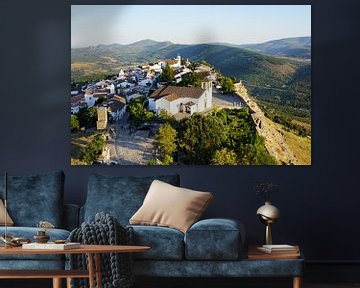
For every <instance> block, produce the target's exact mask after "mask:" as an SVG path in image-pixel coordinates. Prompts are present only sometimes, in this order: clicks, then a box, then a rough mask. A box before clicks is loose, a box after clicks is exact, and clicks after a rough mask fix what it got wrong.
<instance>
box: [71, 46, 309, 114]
mask: <svg viewBox="0 0 360 288" xmlns="http://www.w3.org/2000/svg"><path fill="white" fill-rule="evenodd" d="M279 41H281V40H279ZM290 42H291V41H290ZM304 43H305V42H304ZM177 55H181V57H182V58H183V59H184V58H188V59H190V60H192V61H196V62H197V61H200V60H205V61H207V62H208V63H210V64H212V65H213V66H214V67H215V68H216V69H218V70H219V71H220V72H221V73H222V74H224V75H226V76H234V77H235V78H237V79H241V80H243V81H244V82H245V83H246V84H247V87H248V89H249V90H250V93H251V94H252V95H253V96H256V97H259V98H262V99H265V100H269V101H272V102H276V103H278V104H281V105H289V106H293V107H298V108H303V109H310V72H311V69H310V67H311V64H310V62H309V61H303V60H302V61H300V60H299V61H297V60H294V59H281V58H277V57H273V56H269V55H264V54H261V53H258V52H254V51H251V50H248V49H244V48H241V47H238V46H230V45H225V44H194V45H184V44H174V43H171V42H157V41H153V40H142V41H139V42H135V43H132V44H128V45H120V44H111V45H98V46H90V47H86V48H76V49H71V69H72V80H74V81H76V79H78V78H79V77H81V76H84V75H88V74H89V73H91V71H92V73H93V74H96V73H104V72H108V73H111V72H115V73H117V72H118V71H119V70H120V69H121V68H126V67H129V66H134V65H139V64H144V63H149V62H153V61H156V60H158V59H164V58H174V57H176V56H177ZM84 67H85V68H86V69H85V68H84ZM95 67H96V68H95ZM295 88H296V89H295ZM294 89H295V90H294ZM300 92H301V93H300Z"/></svg>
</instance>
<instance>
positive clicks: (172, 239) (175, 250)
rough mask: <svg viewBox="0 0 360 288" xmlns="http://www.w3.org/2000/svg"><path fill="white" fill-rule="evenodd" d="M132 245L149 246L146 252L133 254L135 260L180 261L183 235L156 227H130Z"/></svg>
mask: <svg viewBox="0 0 360 288" xmlns="http://www.w3.org/2000/svg"><path fill="white" fill-rule="evenodd" d="M132 227H133V229H134V244H135V245H140V246H150V247H151V249H150V250H149V251H146V252H141V253H134V256H135V259H151V260H182V259H183V258H184V234H183V233H181V232H180V231H178V230H176V229H172V228H166V227H157V226H132Z"/></svg>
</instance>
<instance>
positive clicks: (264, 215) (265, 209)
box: [256, 201, 280, 245]
mask: <svg viewBox="0 0 360 288" xmlns="http://www.w3.org/2000/svg"><path fill="white" fill-rule="evenodd" d="M256 214H257V215H258V217H259V219H260V221H261V223H263V224H264V225H266V226H265V237H264V238H265V240H264V242H265V244H266V245H272V236H271V225H272V224H274V223H275V222H276V220H277V219H278V218H279V217H280V211H279V209H278V208H276V207H275V206H274V205H271V202H269V201H266V202H265V205H263V206H261V207H260V208H259V209H258V210H257V212H256Z"/></svg>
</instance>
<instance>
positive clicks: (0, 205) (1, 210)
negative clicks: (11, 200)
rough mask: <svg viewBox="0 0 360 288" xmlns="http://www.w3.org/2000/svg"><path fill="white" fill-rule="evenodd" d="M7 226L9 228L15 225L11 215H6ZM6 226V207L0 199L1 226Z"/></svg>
mask: <svg viewBox="0 0 360 288" xmlns="http://www.w3.org/2000/svg"><path fill="white" fill-rule="evenodd" d="M6 216H7V218H6V222H7V223H6V225H8V226H12V225H14V221H13V220H12V219H11V218H10V216H9V214H8V213H6ZM4 225H5V205H4V203H3V201H2V200H1V199H0V226H4Z"/></svg>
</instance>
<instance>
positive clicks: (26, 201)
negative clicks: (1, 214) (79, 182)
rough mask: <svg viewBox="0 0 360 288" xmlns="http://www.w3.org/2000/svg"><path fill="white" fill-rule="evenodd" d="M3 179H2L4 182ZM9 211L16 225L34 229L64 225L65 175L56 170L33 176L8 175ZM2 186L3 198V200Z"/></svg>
mask: <svg viewBox="0 0 360 288" xmlns="http://www.w3.org/2000/svg"><path fill="white" fill-rule="evenodd" d="M3 178H4V177H3V176H1V177H0V183H3V181H4V179H3ZM7 183H8V203H7V205H8V212H9V215H10V217H11V218H12V220H13V221H14V223H15V225H16V226H25V227H35V226H36V224H37V223H39V221H44V220H45V221H48V222H50V223H52V224H54V225H55V227H56V228H60V227H61V226H62V216H63V196H64V173H63V172H62V171H55V172H49V173H43V174H37V175H31V176H8V181H7ZM3 190H4V189H3V185H0V195H1V196H2V197H4V191H3Z"/></svg>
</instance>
